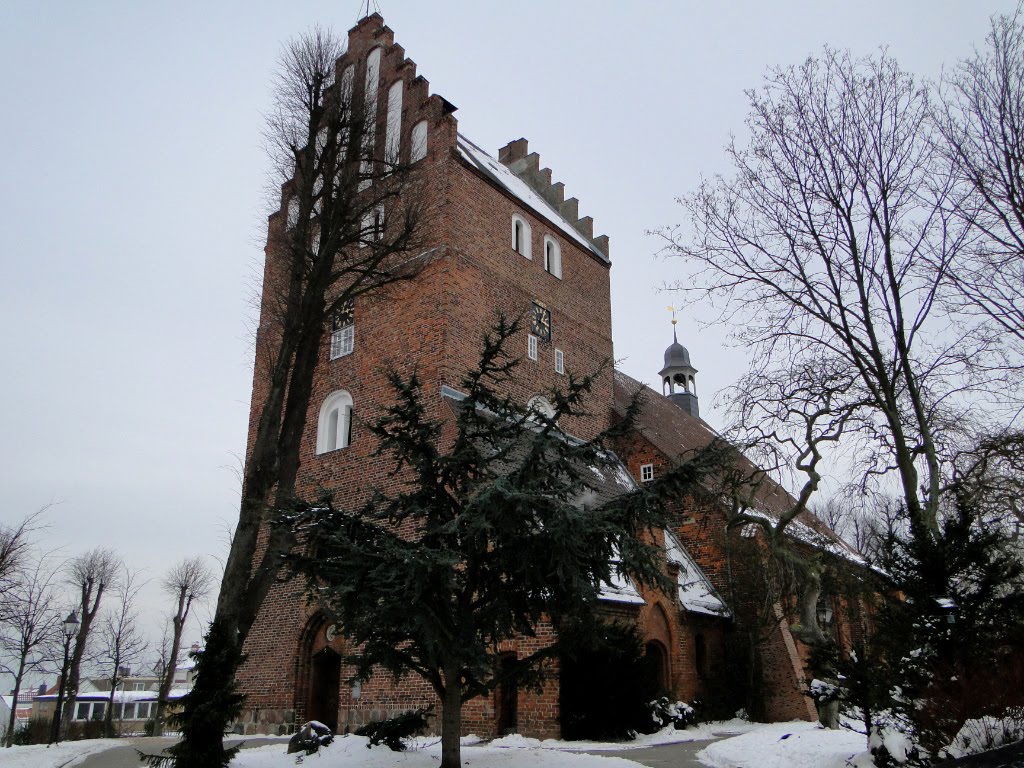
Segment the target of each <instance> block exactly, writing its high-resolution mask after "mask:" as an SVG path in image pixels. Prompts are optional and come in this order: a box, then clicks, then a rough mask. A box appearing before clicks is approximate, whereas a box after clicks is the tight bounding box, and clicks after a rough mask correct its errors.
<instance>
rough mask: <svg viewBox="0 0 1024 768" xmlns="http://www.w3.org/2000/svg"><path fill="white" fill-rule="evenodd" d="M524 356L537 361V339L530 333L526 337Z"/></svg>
mask: <svg viewBox="0 0 1024 768" xmlns="http://www.w3.org/2000/svg"><path fill="white" fill-rule="evenodd" d="M526 356H527V357H528V358H530V359H531V360H536V359H537V337H536V336H534V335H533V334H532V333H528V334H527V335H526Z"/></svg>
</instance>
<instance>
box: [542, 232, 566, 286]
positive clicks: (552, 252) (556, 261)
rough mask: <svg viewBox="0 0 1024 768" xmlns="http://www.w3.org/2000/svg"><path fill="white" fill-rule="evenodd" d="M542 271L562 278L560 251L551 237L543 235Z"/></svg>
mask: <svg viewBox="0 0 1024 768" xmlns="http://www.w3.org/2000/svg"><path fill="white" fill-rule="evenodd" d="M544 271H545V272H549V273H551V274H552V275H554V276H555V277H557V278H558V279H561V278H562V250H561V249H560V248H559V247H558V243H557V242H555V239H554V238H553V237H551V235H544Z"/></svg>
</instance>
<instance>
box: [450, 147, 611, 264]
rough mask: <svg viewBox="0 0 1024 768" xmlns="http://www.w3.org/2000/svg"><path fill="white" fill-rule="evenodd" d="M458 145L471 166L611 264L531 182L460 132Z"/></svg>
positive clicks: (586, 249)
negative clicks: (535, 189) (520, 176)
mask: <svg viewBox="0 0 1024 768" xmlns="http://www.w3.org/2000/svg"><path fill="white" fill-rule="evenodd" d="M457 146H458V151H459V156H460V157H461V158H462V159H463V160H465V161H466V162H467V163H469V164H470V166H472V167H473V168H476V169H477V170H478V171H480V172H481V173H482V174H483V175H484V176H485V177H487V178H488V179H490V180H491V181H493V182H494V183H495V184H497V185H498V186H499V187H501V188H503V189H504V190H505V191H506V192H508V193H509V194H510V195H512V196H513V197H514V198H516V199H517V200H519V202H521V203H523V204H524V205H526V206H527V207H529V208H531V209H532V210H533V211H534V213H536V214H538V215H540V216H543V217H544V218H545V219H547V220H548V221H550V222H551V223H552V224H553V225H554V226H555V227H557V228H558V229H559V230H561V232H562V234H564V235H565V236H566V237H568V238H569V239H570V240H572V241H573V242H575V243H576V244H577V245H579V246H580V248H582V249H583V250H585V251H587V252H588V253H591V254H593V255H594V256H596V257H597V258H598V259H600V260H601V261H602V262H603V263H605V264H607V263H609V259H608V257H607V256H606V255H605V254H604V253H603V252H602V251H601V249H600V248H598V247H597V246H596V245H594V244H593V243H592V242H590V240H588V239H587V238H586V237H584V236H583V235H582V234H580V232H578V231H577V229H576V228H575V227H574V226H573V225H572V224H570V223H569V222H568V221H566V220H565V217H564V216H562V214H561V213H559V212H558V209H557V208H555V207H554V206H553V205H551V203H549V202H548V201H547V200H545V199H544V197H543V196H542V195H540V194H538V193H537V192H535V191H534V190H533V188H532V187H530V185H529V184H527V183H526V182H525V181H523V180H522V179H520V178H519V177H518V176H516V175H515V174H514V173H513V172H512V171H511V170H509V169H508V167H506V166H505V165H504V164H503V163H501V162H499V161H498V160H495V159H494V158H493V157H491V156H490V155H489V154H487V153H486V152H485V151H484V150H482V149H480V147H478V146H477V145H476V144H474V143H473V142H472V141H470V140H469V139H467V138H466V137H465V136H463V135H462V134H461V133H460V134H459V137H458V144H457Z"/></svg>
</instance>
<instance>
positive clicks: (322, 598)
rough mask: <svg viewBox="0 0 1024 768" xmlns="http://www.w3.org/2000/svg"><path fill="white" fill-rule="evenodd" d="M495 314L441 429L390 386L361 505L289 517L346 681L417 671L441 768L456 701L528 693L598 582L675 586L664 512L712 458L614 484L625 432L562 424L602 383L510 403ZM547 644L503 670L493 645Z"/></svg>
mask: <svg viewBox="0 0 1024 768" xmlns="http://www.w3.org/2000/svg"><path fill="white" fill-rule="evenodd" d="M519 330H520V329H519V325H518V323H516V322H511V323H510V322H506V321H505V320H504V319H500V320H499V321H498V322H497V324H496V326H495V327H494V328H493V329H492V331H491V332H489V333H488V334H487V335H486V336H485V338H484V343H483V350H482V353H481V357H480V362H479V365H478V366H477V367H476V369H475V370H473V371H471V372H469V373H467V374H466V376H465V377H464V378H463V379H462V382H461V385H460V390H461V392H462V393H464V397H463V398H462V399H461V400H458V399H454V400H449V401H448V404H447V405H446V406H444V407H449V406H450V408H451V415H450V417H449V418H443V417H442V418H439V417H432V416H431V415H430V414H429V410H430V408H429V405H432V404H431V403H429V401H428V398H429V397H432V396H433V395H432V394H431V395H428V394H427V393H424V391H423V390H422V387H421V381H420V379H419V378H418V377H417V376H416V375H415V374H414V375H412V376H411V377H409V378H402V377H401V376H399V375H398V374H396V373H392V374H391V375H390V382H391V386H392V387H393V389H394V395H395V399H394V404H393V405H391V406H389V407H387V408H386V409H384V411H383V412H382V414H381V416H380V418H379V419H378V420H377V422H376V423H375V424H374V425H373V426H372V427H371V430H372V432H373V433H374V434H375V435H376V437H377V438H378V439H379V440H380V443H381V454H382V455H390V456H391V457H392V459H393V461H394V468H393V471H392V473H391V477H390V479H389V482H388V484H387V486H386V487H385V488H381V489H378V490H376V491H375V492H374V493H373V495H372V498H371V500H370V501H369V502H368V503H367V504H366V505H365V506H363V507H362V508H361V509H344V508H339V507H337V506H335V504H334V502H333V500H332V499H330V498H326V499H323V500H322V501H321V502H320V503H318V504H316V505H311V506H309V507H307V508H305V509H299V510H297V513H294V514H289V515H286V516H285V519H284V522H285V523H287V524H290V525H292V526H294V528H295V529H296V531H297V532H298V533H299V535H300V537H303V538H304V542H305V545H306V546H304V547H303V548H302V550H301V551H300V552H296V553H293V554H292V555H291V556H290V557H289V561H290V563H291V566H292V567H293V568H294V569H295V570H296V571H297V572H299V573H301V574H304V575H305V576H306V577H307V579H308V584H309V592H310V598H311V599H312V600H315V601H316V602H317V603H318V604H320V605H322V606H323V607H324V608H325V609H326V610H327V611H329V612H330V613H331V614H332V615H333V617H334V618H335V619H336V620H337V621H338V622H339V623H340V624H341V626H342V627H344V632H345V634H346V636H347V638H348V639H349V640H350V641H351V644H352V647H353V648H355V649H357V650H356V651H355V652H354V654H353V655H352V656H351V657H350V658H349V661H350V662H351V663H353V664H354V665H355V669H356V674H357V675H359V676H360V677H362V678H364V679H365V678H367V677H368V676H369V675H370V674H371V673H372V671H373V670H375V669H379V670H384V671H386V672H389V673H391V674H392V675H393V676H394V677H395V679H396V680H397V679H398V678H400V677H401V676H403V675H406V674H410V673H411V674H415V675H419V676H420V677H422V678H423V679H425V680H426V681H427V682H428V683H429V684H430V685H431V687H432V688H433V690H434V691H435V693H436V695H437V697H438V699H439V700H440V702H441V705H442V713H441V723H442V726H441V727H442V759H441V765H442V768H457V766H459V765H460V759H459V758H460V755H459V737H460V730H461V707H462V704H463V703H464V702H466V701H467V700H470V699H472V698H474V697H477V696H481V695H484V694H486V693H488V692H489V691H492V690H493V689H494V688H495V687H496V686H498V685H501V684H502V683H504V682H507V681H509V680H510V678H511V679H512V680H513V681H514V682H515V683H517V684H529V683H536V682H537V681H538V680H539V679H540V676H542V675H543V671H544V669H543V667H544V662H545V661H546V660H549V659H553V658H555V657H556V656H557V655H558V654H559V653H560V649H561V646H562V644H563V643H564V642H569V641H571V640H572V639H573V638H578V637H580V636H588V635H596V634H597V627H598V621H599V619H598V618H597V613H598V611H597V606H598V597H599V594H600V592H601V589H602V586H601V585H602V584H606V583H608V582H611V581H612V580H613V579H616V578H618V577H621V576H622V575H626V576H628V577H629V578H631V579H633V580H634V581H635V582H637V583H639V584H643V585H647V586H651V587H660V588H668V585H667V579H666V577H665V572H664V568H663V554H662V550H661V548H660V547H659V546H657V544H656V538H655V537H654V536H653V535H652V534H653V531H654V529H655V528H657V527H660V526H663V525H664V516H663V503H662V502H663V500H664V499H667V498H669V497H673V496H674V497H678V495H679V494H680V493H683V492H684V491H685V490H686V489H688V488H692V487H693V485H694V484H695V483H696V482H697V480H698V478H699V477H700V475H701V471H702V469H703V468H704V467H705V466H707V465H709V464H711V463H713V462H714V458H713V455H714V454H715V453H716V451H717V448H718V447H717V446H715V447H714V448H713V449H712V450H710V451H705V452H703V453H702V454H701V455H700V456H698V457H696V458H695V459H693V460H691V461H689V462H684V463H682V464H681V465H680V466H679V467H678V468H677V469H675V470H674V471H672V472H670V473H666V476H665V477H663V478H661V479H660V480H659V481H658V482H656V483H651V484H646V483H645V484H644V485H643V486H642V487H640V488H636V487H634V486H635V484H634V483H632V482H628V481H624V480H623V479H619V480H617V481H612V483H611V484H613V485H614V484H617V485H618V487H617V489H616V491H615V493H610V492H609V488H608V485H609V480H608V477H609V476H612V477H614V476H615V473H616V470H617V469H619V470H621V465H619V464H618V462H617V460H616V459H615V458H614V457H613V456H612V455H611V454H610V453H609V452H608V451H607V449H606V448H605V447H604V446H605V443H606V441H607V440H608V439H610V438H611V437H612V436H613V435H615V434H620V433H621V432H622V431H623V430H626V429H628V428H629V427H630V425H631V423H632V420H633V415H634V414H635V413H636V410H637V408H639V403H634V406H633V408H632V409H631V410H630V415H629V416H627V418H626V419H625V421H624V423H621V424H619V425H617V426H616V427H615V428H614V429H612V430H609V431H606V432H604V433H603V434H601V435H599V436H598V437H597V438H595V439H593V440H589V441H580V440H576V439H574V438H572V437H569V436H568V435H566V434H563V433H562V432H561V431H560V429H559V423H560V421H561V420H562V419H565V418H568V417H571V416H573V415H578V414H581V413H582V409H583V406H584V403H585V401H586V398H587V396H588V394H589V393H590V391H591V389H592V387H593V384H594V382H595V376H587V377H583V378H574V377H569V379H568V384H567V385H566V386H565V388H564V390H562V391H555V392H551V393H550V400H551V402H552V406H553V407H552V412H549V413H543V412H540V411H533V410H527V409H524V408H523V407H522V406H520V405H519V404H517V403H516V402H515V401H514V400H513V399H512V398H511V397H509V396H508V395H507V394H506V393H507V392H508V391H509V389H511V387H510V384H511V382H512V380H513V378H514V376H515V370H516V366H517V364H518V361H517V360H514V359H511V358H510V357H509V355H508V354H507V353H506V351H505V348H506V344H507V343H508V341H509V340H510V338H511V337H513V336H514V335H515V334H516V333H517V332H518V331H519ZM542 625H550V626H551V627H552V628H554V630H555V635H556V637H557V639H555V640H553V641H552V642H551V643H550V644H547V645H545V647H543V648H542V649H540V650H537V651H535V652H533V653H531V654H529V655H526V656H524V657H522V658H520V659H518V660H517V662H516V663H515V664H513V665H508V664H505V665H499V663H498V654H497V650H498V647H499V644H500V643H501V642H502V641H504V640H509V639H513V638H517V637H535V636H537V635H539V634H541V633H542V629H541V627H542Z"/></svg>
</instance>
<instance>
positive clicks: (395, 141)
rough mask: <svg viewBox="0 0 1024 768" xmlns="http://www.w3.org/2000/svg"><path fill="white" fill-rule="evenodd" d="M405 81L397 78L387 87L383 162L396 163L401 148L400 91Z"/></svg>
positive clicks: (390, 164)
mask: <svg viewBox="0 0 1024 768" xmlns="http://www.w3.org/2000/svg"><path fill="white" fill-rule="evenodd" d="M403 90H405V81H404V80H399V81H398V82H396V83H394V84H393V85H392V86H391V88H389V89H388V122H387V130H386V132H385V134H384V162H386V163H387V164H388V165H389V166H394V165H397V164H398V158H399V154H400V152H401V149H402V91H403Z"/></svg>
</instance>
